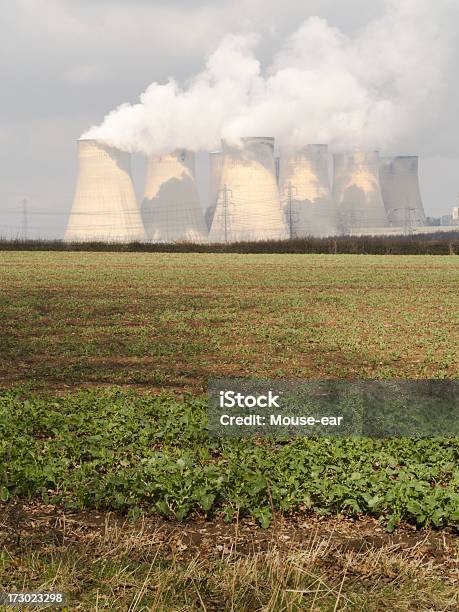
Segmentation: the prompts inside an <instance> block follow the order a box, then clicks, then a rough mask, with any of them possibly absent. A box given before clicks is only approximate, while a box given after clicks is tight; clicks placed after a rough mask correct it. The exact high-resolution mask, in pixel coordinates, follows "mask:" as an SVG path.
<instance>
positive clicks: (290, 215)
mask: <svg viewBox="0 0 459 612" xmlns="http://www.w3.org/2000/svg"><path fill="white" fill-rule="evenodd" d="M284 194H285V195H286V196H287V222H288V229H289V238H290V240H292V238H294V237H295V222H296V221H297V220H298V215H297V213H296V212H295V211H294V210H293V196H297V195H298V190H297V188H296V187H295V186H293V185H292V183H291V182H290V181H289V182H288V183H287V185H286V186H285V188H284Z"/></svg>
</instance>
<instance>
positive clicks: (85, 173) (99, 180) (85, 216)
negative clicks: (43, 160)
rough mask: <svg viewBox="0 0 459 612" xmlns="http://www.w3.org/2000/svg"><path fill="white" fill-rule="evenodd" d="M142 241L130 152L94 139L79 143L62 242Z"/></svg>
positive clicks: (140, 220) (142, 233)
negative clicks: (68, 216)
mask: <svg viewBox="0 0 459 612" xmlns="http://www.w3.org/2000/svg"><path fill="white" fill-rule="evenodd" d="M145 239H146V236H145V231H144V227H143V223H142V218H141V216H140V211H139V207H138V205H137V200H136V197H135V193H134V187H133V184H132V178H131V159H130V155H129V153H125V152H123V151H119V150H118V149H114V148H112V147H108V146H105V145H103V144H100V143H98V142H96V141H95V140H79V141H78V177H77V184H76V191H75V197H74V201H73V206H72V210H71V213H70V218H69V221H68V224H67V230H66V232H65V236H64V240H66V241H102V242H132V241H138V240H142V241H144V240H145Z"/></svg>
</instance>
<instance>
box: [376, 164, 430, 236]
mask: <svg viewBox="0 0 459 612" xmlns="http://www.w3.org/2000/svg"><path fill="white" fill-rule="evenodd" d="M418 166H419V158H418V157H416V156H397V157H384V158H383V159H381V163H380V167H379V177H380V181H381V192H382V196H383V200H384V206H385V207H386V213H387V218H388V220H389V223H390V225H394V226H396V227H402V226H405V225H406V224H407V223H409V224H410V225H411V224H413V225H425V222H426V216H425V213H424V206H423V204H422V198H421V190H420V188H419V176H418Z"/></svg>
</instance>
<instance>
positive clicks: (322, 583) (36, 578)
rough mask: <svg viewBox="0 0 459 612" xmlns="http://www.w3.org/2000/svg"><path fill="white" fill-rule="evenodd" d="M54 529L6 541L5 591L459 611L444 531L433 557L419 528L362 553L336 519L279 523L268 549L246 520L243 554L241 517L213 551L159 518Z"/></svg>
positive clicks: (219, 606) (174, 602) (81, 600)
mask: <svg viewBox="0 0 459 612" xmlns="http://www.w3.org/2000/svg"><path fill="white" fill-rule="evenodd" d="M53 525H54V527H53V528H52V529H51V528H50V527H49V524H48V531H47V534H46V537H44V534H43V531H40V529H41V528H42V527H43V526H44V525H40V520H37V522H36V523H35V529H36V533H34V532H32V533H30V534H28V535H24V534H22V536H21V538H20V541H19V543H18V542H17V541H16V542H13V540H12V539H11V538H9V539H8V538H7V539H6V540H5V541H4V546H3V550H2V553H1V556H0V559H1V562H0V579H1V583H2V588H3V589H4V590H5V589H6V590H7V589H18V590H19V589H20V590H32V589H34V590H43V591H46V590H55V591H56V590H58V591H60V590H62V591H64V592H66V593H67V594H68V596H69V599H70V607H69V609H71V610H75V611H76V610H88V611H89V610H91V611H93V610H98V611H102V610H124V611H125V610H129V611H131V612H134V611H135V612H140V611H145V610H155V611H156V610H161V611H164V612H167V611H174V612H179V611H183V612H185V611H186V612H188V611H189V612H191V611H193V612H194V611H196V610H206V611H208V612H211V611H234V612H236V611H241V612H242V611H249V610H250V611H251V612H252V611H253V612H254V611H257V610H260V611H261V610H263V611H264V612H274V611H286V612H290V611H291V612H293V611H297V610H310V611H316V610H320V611H321V610H326V611H337V610H358V611H359V612H360V611H368V612H370V611H375V612H376V611H378V612H379V611H380V610H388V609H392V610H406V611H412V610H421V611H423V612H426V611H428V610H451V611H452V610H457V609H458V606H459V594H458V592H457V584H456V583H455V580H456V579H457V571H458V567H459V543H458V541H457V538H456V539H455V538H453V537H451V536H448V538H447V539H446V538H445V536H444V535H435V538H438V540H439V541H440V542H441V540H442V539H443V541H444V549H443V553H444V557H441V558H440V557H435V556H433V555H430V554H428V553H427V552H426V550H427V549H426V546H425V544H426V541H427V539H428V537H429V536H428V534H427V533H426V532H424V533H417V534H416V535H413V533H412V534H411V536H410V537H409V538H408V537H407V538H405V546H401V545H400V543H395V541H394V540H392V541H391V540H390V539H387V540H386V541H384V540H382V542H380V545H365V546H364V545H363V544H364V540H363V539H361V541H360V542H361V546H360V548H359V547H358V546H355V542H356V539H355V537H354V538H353V539H350V538H349V537H346V536H345V534H344V533H343V532H341V533H340V532H335V529H336V528H337V529H338V530H339V529H341V528H342V526H341V527H340V524H338V523H333V522H330V524H328V525H327V524H326V523H321V527H320V529H319V526H318V525H317V524H316V525H315V527H312V528H310V529H309V530H308V531H303V532H302V539H301V538H300V539H298V538H297V539H295V538H290V539H289V541H286V535H285V534H286V533H289V531H292V530H295V529H296V527H295V525H294V524H293V523H292V524H290V525H287V526H285V525H283V526H281V525H278V526H277V527H276V526H275V527H273V529H272V530H271V531H270V533H269V541H268V543H267V546H266V547H265V549H264V550H261V548H262V547H260V546H258V544H257V535H258V532H260V531H261V530H259V528H256V527H255V526H253V528H252V536H253V539H252V547H251V549H250V546H248V542H249V539H250V538H249V535H248V533H249V531H248V530H247V527H248V526H247V525H245V526H243V525H242V524H241V526H240V528H238V526H237V525H236V526H234V525H233V526H232V528H229V529H231V538H230V539H229V540H228V538H227V539H226V540H225V541H224V540H223V539H220V537H221V535H222V534H220V535H218V534H216V533H214V534H212V537H211V538H210V539H211V540H212V545H211V546H210V547H206V546H203V543H202V541H200V542H197V543H196V545H195V546H193V545H190V546H188V545H186V544H185V543H184V542H185V537H184V536H185V534H186V531H187V530H188V529H189V528H188V526H183V527H182V526H179V525H173V526H172V525H171V526H170V528H169V529H167V530H166V531H167V533H166V535H165V529H164V524H159V525H155V524H154V523H152V522H145V521H141V522H139V523H136V524H130V523H122V522H120V521H119V520H116V518H114V517H113V516H111V515H108V516H106V517H105V520H104V517H102V520H101V521H100V524H99V525H95V524H93V525H89V524H88V523H87V521H84V520H81V519H79V520H75V519H72V518H71V517H65V516H64V515H62V516H60V517H59V518H58V519H56V520H55V522H54V524H53ZM327 528H328V529H329V535H326V532H327ZM365 528H368V526H366V527H365V525H362V526H359V525H358V524H354V525H353V527H352V528H351V531H349V525H348V533H347V536H349V535H350V533H352V534H353V535H354V536H358V535H359V530H361V529H362V530H365ZM286 529H287V530H286ZM204 531H206V529H205V528H204ZM56 534H59V535H58V536H57V535H56ZM244 534H245V535H244ZM10 535H11V534H10ZM387 538H390V537H389V536H387ZM220 541H222V542H224V544H223V545H222V544H218V542H220ZM349 543H352V545H351V546H349ZM408 543H409V544H408ZM445 559H447V562H446V561H445Z"/></svg>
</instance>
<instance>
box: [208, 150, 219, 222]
mask: <svg viewBox="0 0 459 612" xmlns="http://www.w3.org/2000/svg"><path fill="white" fill-rule="evenodd" d="M209 165H210V168H209V205H208V207H207V210H206V215H205V217H206V224H207V227H208V229H210V228H211V226H212V221H213V219H214V214H215V209H216V207H217V199H218V191H219V189H220V179H221V176H222V165H223V154H222V152H221V151H212V153H209Z"/></svg>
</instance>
